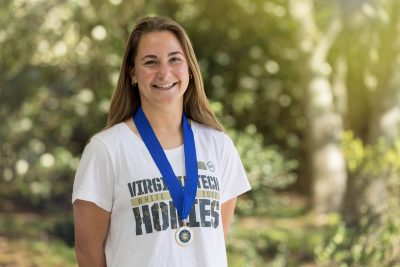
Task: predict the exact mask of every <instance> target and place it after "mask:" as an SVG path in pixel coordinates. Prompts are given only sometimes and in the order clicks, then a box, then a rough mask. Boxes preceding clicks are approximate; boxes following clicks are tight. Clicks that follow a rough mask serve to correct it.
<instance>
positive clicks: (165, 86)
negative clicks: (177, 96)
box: [152, 82, 178, 90]
mask: <svg viewBox="0 0 400 267" xmlns="http://www.w3.org/2000/svg"><path fill="white" fill-rule="evenodd" d="M177 84H178V82H175V83H165V84H153V85H152V87H154V88H156V89H158V90H169V89H171V88H172V87H174V86H175V85H177Z"/></svg>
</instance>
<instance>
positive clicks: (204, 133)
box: [191, 121, 227, 139]
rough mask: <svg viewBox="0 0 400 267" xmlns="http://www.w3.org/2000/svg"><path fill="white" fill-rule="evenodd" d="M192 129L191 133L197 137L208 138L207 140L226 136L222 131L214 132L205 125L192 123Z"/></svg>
mask: <svg viewBox="0 0 400 267" xmlns="http://www.w3.org/2000/svg"><path fill="white" fill-rule="evenodd" d="M191 123H192V129H193V132H194V133H195V134H196V135H198V136H199V137H208V138H217V139H221V138H226V137H227V135H226V133H225V132H223V131H219V130H216V129H214V128H211V127H209V126H207V125H204V124H201V123H198V122H195V121H192V122H191Z"/></svg>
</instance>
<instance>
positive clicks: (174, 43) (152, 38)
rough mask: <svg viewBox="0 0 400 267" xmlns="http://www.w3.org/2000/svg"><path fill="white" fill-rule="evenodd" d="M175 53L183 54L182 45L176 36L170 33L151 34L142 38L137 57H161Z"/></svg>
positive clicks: (146, 34)
mask: <svg viewBox="0 0 400 267" xmlns="http://www.w3.org/2000/svg"><path fill="white" fill-rule="evenodd" d="M175 51H180V52H182V53H183V49H182V45H181V43H180V42H179V40H178V38H177V37H176V36H175V34H173V33H172V32H170V31H160V32H150V33H145V34H143V35H142V36H141V38H140V40H139V44H138V50H137V55H138V56H146V55H147V54H151V55H159V54H164V53H166V54H168V53H170V52H175Z"/></svg>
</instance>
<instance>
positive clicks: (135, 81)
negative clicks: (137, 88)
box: [129, 66, 138, 83]
mask: <svg viewBox="0 0 400 267" xmlns="http://www.w3.org/2000/svg"><path fill="white" fill-rule="evenodd" d="M129 77H131V82H133V83H137V82H138V81H137V79H136V75H135V70H134V68H133V66H132V67H130V68H129Z"/></svg>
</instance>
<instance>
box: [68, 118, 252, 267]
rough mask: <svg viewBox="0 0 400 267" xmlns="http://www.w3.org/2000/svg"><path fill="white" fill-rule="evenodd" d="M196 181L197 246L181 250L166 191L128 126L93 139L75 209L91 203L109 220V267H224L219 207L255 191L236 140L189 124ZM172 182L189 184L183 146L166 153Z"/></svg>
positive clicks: (192, 217) (193, 221) (193, 217)
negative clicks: (83, 201)
mask: <svg viewBox="0 0 400 267" xmlns="http://www.w3.org/2000/svg"><path fill="white" fill-rule="evenodd" d="M191 125H192V129H193V134H194V138H195V145H196V155H197V160H198V169H199V172H198V174H199V179H198V189H197V196H196V200H195V203H194V206H193V208H192V210H191V212H190V214H189V218H188V223H189V226H190V227H191V228H192V229H193V242H192V243H191V244H190V245H189V246H187V247H181V246H179V245H178V244H177V243H176V240H175V232H176V229H177V228H178V227H179V224H180V223H181V222H180V221H179V220H177V212H176V209H175V207H174V205H173V203H172V199H171V197H170V194H169V191H168V189H167V187H166V185H165V183H164V181H163V179H162V176H161V174H160V171H159V170H158V168H157V166H156V165H155V163H154V161H153V159H152V158H151V155H150V153H149V152H148V150H147V148H146V146H145V144H144V143H143V141H142V140H141V139H140V138H139V137H138V136H137V135H136V134H134V133H133V132H132V131H131V129H130V128H129V127H128V126H127V125H126V124H125V123H119V124H117V125H114V126H113V127H111V128H109V129H107V130H105V131H102V132H100V133H98V134H96V135H95V136H94V137H93V138H92V139H91V141H90V143H89V144H88V145H87V146H86V148H85V150H84V152H83V155H82V158H81V161H80V163H79V167H78V170H77V172H76V176H75V181H74V189H73V194H72V202H74V201H75V200H76V199H81V200H86V201H91V202H94V203H95V204H96V205H97V206H99V207H101V208H103V209H105V210H107V211H109V212H110V213H111V220H110V227H109V232H108V236H107V239H106V243H105V255H106V261H107V266H108V267H132V266H139V267H142V266H154V267H155V266H157V267H163V266H166V267H167V266H171V267H180V266H187V267H196V266H198V267H224V266H227V258H226V248H225V241H224V234H223V227H222V222H221V215H220V213H221V204H222V203H224V202H226V201H228V200H230V199H232V198H233V197H236V196H238V195H240V194H242V193H244V192H246V191H248V190H250V185H249V182H248V180H247V177H246V174H245V170H244V168H243V165H242V162H241V160H240V158H239V155H238V153H237V151H236V149H235V147H234V144H233V143H232V141H231V139H230V138H229V137H228V136H227V135H226V134H225V133H223V132H219V131H216V130H214V129H211V128H209V127H206V126H204V125H202V124H198V123H195V122H192V123H191ZM165 153H166V155H167V158H168V160H169V162H170V163H171V165H172V168H173V170H174V173H175V175H176V176H177V178H178V179H179V180H180V181H181V182H182V180H184V177H185V165H184V149H183V145H182V146H180V147H178V148H175V149H171V150H165Z"/></svg>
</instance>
